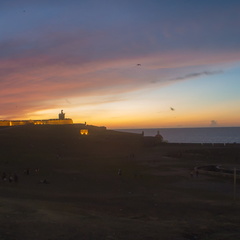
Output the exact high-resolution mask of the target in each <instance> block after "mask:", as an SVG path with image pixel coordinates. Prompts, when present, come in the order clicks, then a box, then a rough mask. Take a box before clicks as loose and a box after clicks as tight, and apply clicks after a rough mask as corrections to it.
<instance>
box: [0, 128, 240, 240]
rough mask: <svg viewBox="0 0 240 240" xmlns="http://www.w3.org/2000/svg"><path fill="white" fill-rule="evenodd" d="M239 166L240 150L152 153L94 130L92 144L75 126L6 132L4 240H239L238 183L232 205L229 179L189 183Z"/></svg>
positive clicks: (1, 185) (1, 162)
mask: <svg viewBox="0 0 240 240" xmlns="http://www.w3.org/2000/svg"><path fill="white" fill-rule="evenodd" d="M239 161H240V146H239V145H238V144H235V145H227V146H223V145H221V146H218V145H215V146H212V145H197V144H160V145H152V146H149V144H146V143H144V141H143V137H142V136H140V135H135V134H128V133H118V132H114V131H103V130H98V129H97V128H96V129H92V130H91V131H90V134H89V135H88V136H80V135H79V129H78V126H22V127H13V128H2V129H0V172H1V179H0V192H1V194H0V215H1V218H0V240H19V239H24V240H30V239H34V240H75V239H76V240H77V239H83V240H84V239H86V240H90V239H99V240H128V239H131V240H132V239H138V240H141V239H148V240H150V239H151V240H153V239H161V240H200V239H202V240H225V239H239V238H240V228H239V226H240V215H239V212H240V205H239V200H240V199H239V198H240V184H239V182H238V181H239V179H238V180H237V186H236V200H235V201H234V199H233V178H232V177H229V176H228V177H222V176H212V175H207V174H203V173H200V174H199V176H196V175H194V176H193V177H191V176H190V172H191V171H192V170H193V168H194V167H195V166H201V165H208V164H221V165H225V166H236V167H239ZM119 169H121V170H122V175H118V170H119ZM28 173H29V174H28ZM4 174H6V180H3V179H2V176H3V175H4ZM14 174H16V175H17V177H18V179H17V180H18V181H17V182H14V180H13V181H12V182H9V176H14ZM44 180H46V183H44Z"/></svg>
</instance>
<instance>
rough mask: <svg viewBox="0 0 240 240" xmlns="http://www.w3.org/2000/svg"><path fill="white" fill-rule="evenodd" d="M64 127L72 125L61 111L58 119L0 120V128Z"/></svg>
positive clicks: (69, 119) (70, 120)
mask: <svg viewBox="0 0 240 240" xmlns="http://www.w3.org/2000/svg"><path fill="white" fill-rule="evenodd" d="M27 124H32V125H44V124H48V125H64V124H73V121H72V119H71V118H65V113H63V110H61V113H59V114H58V119H46V120H0V126H20V125H27Z"/></svg>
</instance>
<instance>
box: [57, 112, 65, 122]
mask: <svg viewBox="0 0 240 240" xmlns="http://www.w3.org/2000/svg"><path fill="white" fill-rule="evenodd" d="M58 118H59V120H64V119H65V113H63V110H61V113H59V114H58Z"/></svg>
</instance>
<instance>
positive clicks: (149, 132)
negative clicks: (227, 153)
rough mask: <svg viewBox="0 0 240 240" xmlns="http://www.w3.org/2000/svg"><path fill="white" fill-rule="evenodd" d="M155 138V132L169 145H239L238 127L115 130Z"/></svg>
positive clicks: (239, 131)
mask: <svg viewBox="0 0 240 240" xmlns="http://www.w3.org/2000/svg"><path fill="white" fill-rule="evenodd" d="M115 130H117V131H122V132H131V133H142V132H144V136H155V135H156V134H157V132H158V131H159V133H160V134H161V135H162V136H163V138H164V140H166V141H168V142H171V143H240V127H215V128H211V127H209V128H148V129H115Z"/></svg>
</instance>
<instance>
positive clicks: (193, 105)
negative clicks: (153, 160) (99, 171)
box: [0, 0, 240, 128]
mask: <svg viewBox="0 0 240 240" xmlns="http://www.w3.org/2000/svg"><path fill="white" fill-rule="evenodd" d="M0 48H1V50H0V86H1V87H0V110H1V112H0V119H2V120H5V119H13V120H14V119H15V120H16V119H49V118H57V117H58V113H59V112H60V111H61V110H62V109H63V111H64V112H65V113H66V117H69V118H72V119H73V121H74V123H84V122H87V124H92V125H97V126H106V127H107V128H147V127H149V128H155V127H209V126H240V1H239V0H236V1H235V0H224V1H223V0H201V1H193V0H127V1H125V0H75V1H74V0H67V1H66V0H41V1H40V0H29V1H27V0H11V1H1V3H0Z"/></svg>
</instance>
